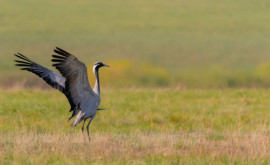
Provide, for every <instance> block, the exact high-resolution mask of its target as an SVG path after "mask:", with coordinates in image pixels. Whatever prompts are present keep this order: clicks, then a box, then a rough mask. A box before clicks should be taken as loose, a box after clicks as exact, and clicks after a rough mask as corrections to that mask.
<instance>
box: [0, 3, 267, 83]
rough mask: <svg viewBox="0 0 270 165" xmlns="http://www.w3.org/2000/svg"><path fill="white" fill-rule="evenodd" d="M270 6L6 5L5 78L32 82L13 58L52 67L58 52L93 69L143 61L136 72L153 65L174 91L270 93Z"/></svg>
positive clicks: (0, 13) (1, 69)
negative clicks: (251, 90)
mask: <svg viewBox="0 0 270 165" xmlns="http://www.w3.org/2000/svg"><path fill="white" fill-rule="evenodd" d="M268 6H269V1H268V0H261V1H260V2H258V1H256V0H238V1H237V2H236V1H233V0H227V1H213V0H205V1H197V0H171V1H169V2H168V1H166V0H149V1H144V0H136V1H132V0H115V1H109V0H94V1H85V0H79V1H76V2H74V1H70V0H68V1H66V0H65V1H64V0H59V1H46V2H40V1H34V0H25V1H23V2H18V1H1V2H0V18H1V19H0V24H1V26H0V36H1V37H0V59H1V60H0V75H1V76H0V79H1V81H5V83H4V84H10V81H9V80H6V79H7V78H13V79H18V78H19V79H22V77H28V78H30V79H31V78H32V77H31V76H29V75H28V74H25V73H18V72H17V70H16V68H15V67H14V66H13V61H12V60H13V57H12V54H13V53H16V52H22V53H24V54H26V55H27V56H29V57H30V58H32V59H33V60H35V61H37V62H40V63H41V64H44V65H46V66H51V63H50V55H51V54H52V50H53V48H54V47H55V46H59V47H62V48H64V49H66V50H68V51H70V52H72V53H74V54H75V55H76V56H78V57H79V59H81V60H82V61H84V62H85V63H86V64H87V65H89V66H92V64H93V63H94V62H96V61H104V62H110V61H111V60H119V59H121V60H122V59H124V60H129V61H131V62H138V63H136V64H137V65H136V67H133V68H132V69H133V70H135V71H136V69H137V68H138V67H140V64H141V63H144V62H147V63H150V64H151V65H154V66H158V67H161V68H163V69H164V70H165V71H166V72H167V73H168V75H169V77H170V79H169V80H168V84H180V85H184V86H187V87H243V86H245V87H250V86H267V87H269V86H270V83H269V82H270V80H269V77H270V71H269V70H270V69H269V68H270V64H269V63H267V62H268V61H269V60H270V56H269V50H270V37H269V35H270V31H269V27H270V21H269V15H270V10H269V8H268ZM265 63H266V64H265ZM111 69H112V70H113V69H114V67H112V68H111ZM258 72H259V73H258ZM261 73H262V74H261ZM137 75H138V74H137ZM122 76H125V75H122ZM135 76H136V74H135V75H132V77H135ZM128 78H129V77H127V76H126V77H125V79H128ZM122 80H123V79H121V81H122ZM141 81H143V80H141V79H140V78H137V79H135V80H134V82H133V83H134V84H136V85H138V84H141ZM113 82H115V81H113ZM198 82H200V83H198ZM110 84H112V83H110ZM151 85H155V83H153V84H150V86H151Z"/></svg>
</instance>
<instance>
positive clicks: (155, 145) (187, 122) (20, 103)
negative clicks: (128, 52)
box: [0, 88, 270, 164]
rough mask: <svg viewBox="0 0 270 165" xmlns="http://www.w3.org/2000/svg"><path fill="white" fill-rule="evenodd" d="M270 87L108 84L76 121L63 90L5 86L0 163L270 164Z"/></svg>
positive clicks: (0, 119)
mask: <svg viewBox="0 0 270 165" xmlns="http://www.w3.org/2000/svg"><path fill="white" fill-rule="evenodd" d="M269 95H270V91H269V90H176V89H158V88H157V89H122V90H113V89H109V88H108V89H102V104H101V107H105V108H108V109H109V110H107V111H100V112H98V114H97V115H96V117H95V119H94V120H93V122H92V124H91V126H90V134H91V138H92V140H91V142H88V141H87V140H85V135H86V134H84V135H83V134H82V133H81V129H80V127H81V124H80V125H79V126H77V127H74V128H71V127H70V124H71V123H70V122H67V118H68V117H69V115H70V114H69V113H68V110H69V105H68V102H67V100H66V98H65V97H64V96H63V95H61V94H60V93H59V92H57V91H41V90H30V89H27V90H1V93H0V100H1V103H0V138H1V143H0V161H1V164H11V163H15V164H56V163H58V164H75V163H77V164H88V163H95V164H107V163H110V164H268V163H269V162H270V159H269V157H268V155H269V154H270V150H269V149H268V148H269V147H268V146H269V145H270V143H269V140H268V139H269V138H270V136H269V131H268V130H269V128H270V121H269V117H270V111H269V107H270V100H269Z"/></svg>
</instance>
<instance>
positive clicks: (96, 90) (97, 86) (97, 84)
mask: <svg viewBox="0 0 270 165" xmlns="http://www.w3.org/2000/svg"><path fill="white" fill-rule="evenodd" d="M95 75H96V83H95V87H94V92H96V94H98V95H100V86H99V75H98V70H95Z"/></svg>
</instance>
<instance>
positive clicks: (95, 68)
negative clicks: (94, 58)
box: [93, 62, 110, 73]
mask: <svg viewBox="0 0 270 165" xmlns="http://www.w3.org/2000/svg"><path fill="white" fill-rule="evenodd" d="M104 66H106V67H110V66H109V65H106V64H104V63H102V62H96V63H95V64H94V66H93V72H94V73H95V72H96V71H98V70H99V68H101V67H104Z"/></svg>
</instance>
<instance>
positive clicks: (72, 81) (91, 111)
mask: <svg viewBox="0 0 270 165" xmlns="http://www.w3.org/2000/svg"><path fill="white" fill-rule="evenodd" d="M54 52H55V53H56V54H54V55H52V60H51V61H52V62H53V66H54V67H55V68H56V69H57V70H58V71H59V72H60V73H61V75H60V74H58V73H56V72H54V71H52V70H50V69H48V68H46V67H43V66H41V65H39V64H38V63H35V62H33V61H32V60H30V59H29V58H27V57H26V56H24V55H23V54H21V53H17V54H14V55H15V56H16V57H18V58H19V60H15V62H16V64H15V65H16V66H19V67H21V70H27V71H29V72H32V73H34V74H36V75H38V76H39V77H41V78H42V79H43V80H44V81H45V82H46V83H47V84H49V85H50V86H51V87H53V88H55V89H57V90H59V91H60V92H62V93H63V94H64V95H65V96H66V97H67V99H68V102H69V104H70V112H72V115H71V116H70V118H69V119H68V120H70V119H72V118H73V117H75V116H76V118H75V120H74V121H73V123H72V124H71V126H73V127H74V126H76V125H77V124H79V123H80V122H81V121H83V125H82V132H83V131H84V124H85V122H86V120H87V119H89V122H88V124H87V134H88V138H89V140H90V136H89V125H90V123H91V122H92V120H93V119H94V118H95V115H96V112H97V111H98V110H104V109H103V108H98V106H99V104H100V81H99V69H100V68H101V67H109V66H108V65H106V64H104V63H102V62H96V63H95V64H94V66H93V72H94V74H95V76H96V82H95V86H94V88H93V89H92V88H91V86H90V84H89V81H88V75H87V68H86V66H85V64H84V63H82V62H81V61H79V60H78V59H77V58H76V57H75V56H73V55H72V54H70V53H69V52H67V51H65V50H63V49H61V48H59V47H56V48H55V49H54Z"/></svg>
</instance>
